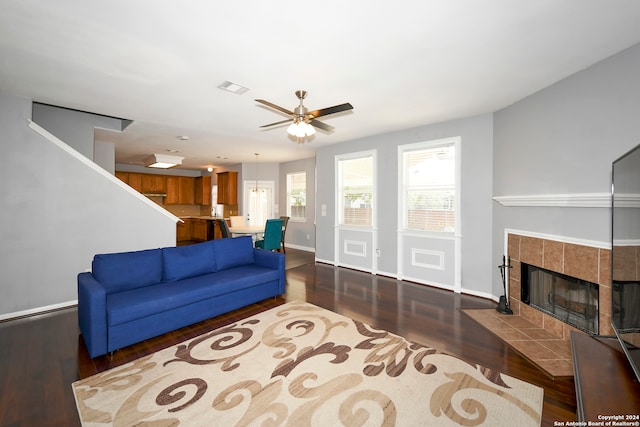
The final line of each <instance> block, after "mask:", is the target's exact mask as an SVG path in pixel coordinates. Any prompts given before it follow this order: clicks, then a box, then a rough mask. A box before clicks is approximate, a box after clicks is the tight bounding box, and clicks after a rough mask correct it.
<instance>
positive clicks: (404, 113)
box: [0, 0, 640, 169]
mask: <svg viewBox="0 0 640 427" xmlns="http://www.w3.org/2000/svg"><path fill="white" fill-rule="evenodd" d="M639 22H640V1H637V0H535V1H531V0H395V1H378V0H369V1H360V0H358V1H356V0H351V1H345V0H327V1H324V2H320V3H313V2H300V1H293V0H279V1H276V2H268V1H263V0H244V1H238V2H232V1H226V2H221V1H211V0H190V1H181V2H178V1H164V0H136V1H131V0H108V1H107V0H96V1H86V0H56V1H46V0H0V90H3V91H6V92H10V93H14V94H18V95H22V96H27V97H30V98H32V99H34V100H35V101H38V102H42V103H47V104H53V105H58V106H62V107H67V108H72V109H78V110H82V111H88V112H93V113H98V114H104V115H108V116H115V117H121V118H125V119H130V120H133V121H134V123H133V124H132V125H131V126H129V127H128V128H127V129H126V130H125V131H124V132H122V133H116V132H112V131H98V132H97V138H98V139H100V140H105V141H112V142H114V143H115V146H116V161H117V162H118V163H133V164H142V161H143V159H144V158H145V157H148V156H149V155H150V154H151V153H154V152H156V153H165V152H166V150H168V149H176V150H179V151H180V155H182V156H185V157H186V159H185V160H184V162H183V166H184V167H186V168H193V169H197V168H205V167H207V166H209V165H213V166H228V165H231V164H237V163H240V162H246V161H254V160H255V156H254V153H256V152H258V153H260V160H261V161H266V162H269V161H274V162H279V161H289V160H295V159H300V158H305V157H311V156H313V154H314V152H315V149H316V148H317V147H320V146H323V145H327V144H334V143H338V142H342V141H347V140H353V139H357V138H361V137H365V136H368V135H374V134H380V133H386V132H390V131H395V130H399V129H405V128H410V127H415V126H420V125H425V124H430V123H436V122H441V121H445V120H450V119H455V118H459V117H467V116H471V115H476V114H482V113H487V112H492V111H496V110H498V109H501V108H503V107H506V106H508V105H510V104H512V103H513V102H515V101H518V100H519V99H522V98H523V97H525V96H527V95H530V94H532V93H534V92H536V91H538V90H540V89H542V88H544V87H546V86H549V85H550V84H552V83H554V82H556V81H558V80H560V79H562V78H564V77H567V76H569V75H571V74H573V73H575V72H577V71H579V70H582V69H584V68H586V67H588V66H590V65H592V64H594V63H595V62H597V61H599V60H601V59H604V58H606V57H608V56H610V55H612V54H614V53H617V52H619V51H621V50H623V49H625V48H627V47H630V46H631V45H633V44H635V43H638V42H640V25H638V23H639ZM226 80H229V81H232V82H235V83H238V84H240V85H243V86H246V87H248V88H249V89H250V90H249V91H248V92H246V93H245V94H243V95H236V94H233V93H228V92H224V91H222V90H220V89H218V88H217V86H218V85H220V84H221V83H222V82H224V81H226ZM297 89H305V90H307V91H308V92H309V95H308V97H307V99H306V100H305V105H306V106H307V107H308V108H309V109H310V110H314V109H319V108H324V107H329V106H333V105H336V104H341V103H343V102H350V103H351V104H352V105H353V106H354V109H353V111H352V112H348V113H340V114H336V115H331V116H326V117H325V118H323V119H322V121H324V122H325V123H327V124H329V125H331V126H334V127H335V131H334V132H333V133H331V134H327V133H323V132H321V131H318V132H317V133H316V135H315V137H314V138H313V140H312V141H310V142H306V143H304V144H297V143H295V142H293V141H292V140H290V139H289V138H288V137H287V133H286V125H283V126H279V127H275V128H272V129H270V130H266V131H265V130H260V129H259V126H260V125H263V124H267V123H272V122H275V121H278V120H282V119H285V118H286V117H284V116H283V115H282V114H281V113H277V112H275V111H272V110H269V109H268V108H265V107H264V106H261V105H259V104H258V103H256V102H255V101H254V99H255V98H263V99H266V100H268V101H271V102H273V103H275V104H278V105H280V106H282V107H285V108H287V109H293V108H294V107H296V106H297V102H298V101H297V99H296V97H295V95H294V92H295V90H297ZM180 135H187V136H189V140H188V141H187V142H182V141H179V140H178V139H177V137H178V136H180Z"/></svg>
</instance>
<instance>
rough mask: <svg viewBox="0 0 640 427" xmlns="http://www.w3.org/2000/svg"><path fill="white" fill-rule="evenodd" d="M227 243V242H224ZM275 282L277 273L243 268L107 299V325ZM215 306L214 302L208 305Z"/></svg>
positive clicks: (110, 296) (112, 296) (118, 294)
mask: <svg viewBox="0 0 640 427" xmlns="http://www.w3.org/2000/svg"><path fill="white" fill-rule="evenodd" d="M225 240H228V239H225ZM277 280H278V270H274V269H270V268H265V267H259V266H256V265H245V266H243V267H233V268H230V269H227V270H225V271H219V272H216V273H211V274H205V275H202V276H194V277H190V278H187V279H183V280H180V281H175V282H167V283H162V284H157V285H154V286H147V287H146V288H138V289H132V290H130V291H125V292H119V293H115V294H111V295H108V296H107V322H108V324H109V326H115V325H120V324H123V323H127V322H132V321H135V320H136V319H140V318H143V317H147V316H151V315H154V314H157V313H160V312H163V311H167V310H172V309H175V308H178V307H182V306H185V305H189V304H194V303H196V302H199V301H203V300H208V299H214V298H215V297H218V296H220V295H223V294H228V293H232V292H234V291H239V290H241V289H245V288H250V287H253V286H258V285H261V284H264V283H269V282H273V281H277ZM211 304H212V305H214V304H215V300H213V301H212V302H211Z"/></svg>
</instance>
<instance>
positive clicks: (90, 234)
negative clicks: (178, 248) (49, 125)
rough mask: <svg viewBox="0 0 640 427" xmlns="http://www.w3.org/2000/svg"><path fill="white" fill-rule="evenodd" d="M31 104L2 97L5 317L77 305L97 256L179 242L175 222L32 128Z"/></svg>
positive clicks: (1, 303) (0, 310)
mask: <svg viewBox="0 0 640 427" xmlns="http://www.w3.org/2000/svg"><path fill="white" fill-rule="evenodd" d="M31 104H32V103H31V100H29V99H26V98H21V97H17V96H13V95H9V94H6V93H3V92H0V129H2V134H1V135H0V138H1V140H2V142H1V145H2V148H3V153H4V156H5V157H4V159H5V163H4V165H3V167H2V168H0V201H1V208H2V209H1V212H2V221H0V241H1V242H2V246H0V271H2V279H0V295H1V297H0V318H3V317H11V315H12V314H15V313H26V312H30V311H37V310H39V309H42V308H50V307H54V306H60V305H65V304H68V303H69V302H73V301H75V300H76V299H77V290H76V287H77V285H76V275H77V274H78V273H79V272H82V271H86V270H87V269H88V268H89V267H90V265H91V260H92V259H93V256H94V254H96V253H104V252H116V251H126V250H136V249H143V248H152V247H161V246H169V245H173V244H175V230H176V227H175V222H174V221H173V220H172V219H171V218H170V217H168V216H166V215H165V214H163V213H161V212H159V211H157V210H156V209H154V208H153V207H151V206H150V205H148V204H147V203H145V201H144V200H142V199H141V197H142V196H140V197H138V196H136V195H133V194H132V193H130V192H129V191H127V190H126V189H125V187H124V186H121V185H118V184H117V182H115V181H117V179H116V178H115V177H113V176H111V175H109V174H107V173H104V171H101V172H98V171H96V168H95V167H90V166H88V165H87V164H85V163H83V162H82V161H79V160H78V159H77V158H75V157H73V156H72V155H71V154H69V153H68V152H66V151H65V150H62V149H60V148H59V147H58V146H57V145H55V144H53V143H51V142H50V141H48V140H46V139H45V138H43V137H42V136H40V135H39V134H38V133H36V132H35V131H34V130H32V129H31V128H29V127H28V120H29V119H30V118H31V112H32V105H31ZM74 125H75V124H74ZM114 182H115V183H114Z"/></svg>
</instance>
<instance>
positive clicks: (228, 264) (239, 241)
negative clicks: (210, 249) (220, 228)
mask: <svg viewBox="0 0 640 427" xmlns="http://www.w3.org/2000/svg"><path fill="white" fill-rule="evenodd" d="M214 242H215V244H214V251H215V253H216V264H217V266H218V270H225V269H227V268H232V267H237V266H240V265H246V264H253V239H252V238H251V236H241V237H233V238H231V239H217V240H214Z"/></svg>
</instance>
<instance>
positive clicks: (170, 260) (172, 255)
mask: <svg viewBox="0 0 640 427" xmlns="http://www.w3.org/2000/svg"><path fill="white" fill-rule="evenodd" d="M213 242H214V241H213V240H211V241H208V242H204V243H196V244H194V245H186V246H176V247H169V248H162V262H163V264H164V281H165V282H173V281H176V280H180V279H186V278H187V277H193V276H200V275H202V274H207V273H213V272H214V271H217V269H218V268H217V266H216V258H215V253H214V251H213Z"/></svg>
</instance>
